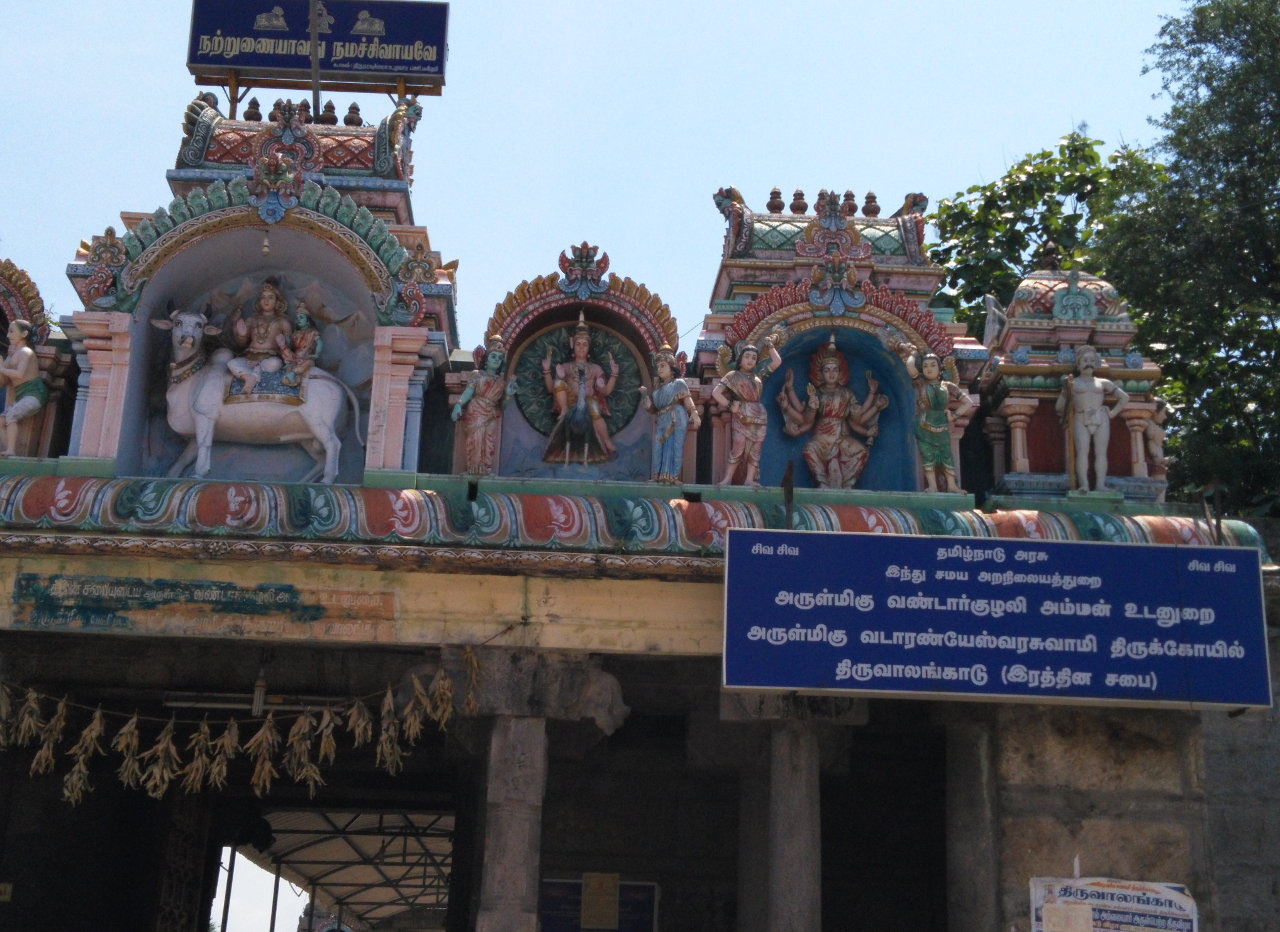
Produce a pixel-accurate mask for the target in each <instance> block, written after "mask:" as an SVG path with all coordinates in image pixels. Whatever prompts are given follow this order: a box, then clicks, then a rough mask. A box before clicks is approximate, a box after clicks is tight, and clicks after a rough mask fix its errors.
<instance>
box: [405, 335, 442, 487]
mask: <svg viewBox="0 0 1280 932" xmlns="http://www.w3.org/2000/svg"><path fill="white" fill-rule="evenodd" d="M435 368H436V367H435V363H434V362H432V361H431V360H430V359H424V358H423V357H421V356H419V357H418V361H417V363H416V364H415V365H414V367H413V375H411V376H409V397H408V399H407V401H406V403H405V412H404V450H403V451H401V454H400V468H401V469H403V470H405V471H407V472H417V471H418V447H419V445H420V444H421V442H422V399H423V396H424V395H425V394H426V385H427V383H428V382H430V381H431V376H432V375H433V374H434V373H435Z"/></svg>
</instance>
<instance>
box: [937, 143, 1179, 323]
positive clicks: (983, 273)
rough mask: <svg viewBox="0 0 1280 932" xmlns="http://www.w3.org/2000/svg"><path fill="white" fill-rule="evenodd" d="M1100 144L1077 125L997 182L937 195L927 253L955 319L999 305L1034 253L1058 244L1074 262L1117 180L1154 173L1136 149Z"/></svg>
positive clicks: (971, 319) (1115, 194)
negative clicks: (940, 273) (934, 237)
mask: <svg viewBox="0 0 1280 932" xmlns="http://www.w3.org/2000/svg"><path fill="white" fill-rule="evenodd" d="M1101 146H1102V143H1101V142H1100V141H1099V140H1096V139H1090V138H1089V137H1088V136H1086V135H1085V133H1084V127H1081V129H1080V130H1079V131H1077V132H1073V133H1069V134H1068V135H1066V136H1064V137H1063V138H1062V139H1060V140H1058V144H1057V148H1056V149H1045V150H1043V151H1041V152H1036V153H1034V154H1031V155H1028V156H1027V157H1026V158H1024V159H1022V160H1021V161H1019V162H1018V163H1017V164H1015V165H1013V166H1012V167H1011V168H1010V169H1009V170H1008V171H1007V172H1005V174H1004V176H1003V177H1002V178H1000V179H999V180H998V181H994V182H992V183H990V184H985V185H975V186H974V187H971V188H969V189H968V190H967V191H965V192H963V193H961V194H957V195H956V196H955V197H953V198H947V199H944V200H942V201H941V202H940V203H939V204H938V207H937V210H936V211H934V213H933V214H932V216H931V217H930V218H929V219H930V220H931V221H932V222H933V224H934V225H935V226H936V227H937V230H938V234H939V239H940V242H939V244H938V245H937V246H935V247H934V248H933V249H932V250H931V253H930V256H931V258H932V259H933V261H934V262H936V263H937V264H939V265H941V266H942V267H943V268H944V269H946V272H947V280H946V283H947V293H946V297H947V298H948V299H949V300H950V302H951V303H952V306H953V307H954V308H955V310H956V319H957V320H962V321H965V322H966V323H969V324H970V325H971V328H972V325H974V324H980V323H981V320H982V297H983V295H988V294H989V295H994V296H995V297H996V298H998V299H999V300H1000V302H1001V303H1002V304H1008V303H1009V302H1010V300H1012V298H1013V293H1014V291H1015V290H1016V288H1017V286H1018V283H1019V282H1020V281H1022V279H1023V278H1025V277H1026V276H1027V273H1029V272H1032V271H1034V270H1035V269H1036V268H1038V267H1039V254H1040V250H1041V249H1042V248H1043V247H1044V246H1045V244H1047V243H1049V242H1053V243H1055V244H1057V246H1058V249H1059V252H1060V255H1061V261H1062V266H1063V268H1071V267H1072V265H1073V264H1075V265H1078V264H1080V263H1081V261H1082V259H1083V257H1084V256H1085V254H1086V253H1087V251H1088V248H1089V245H1090V241H1091V239H1092V237H1093V234H1094V228H1095V227H1096V226H1097V224H1098V222H1099V220H1098V217H1099V214H1100V212H1102V213H1105V212H1106V211H1107V210H1109V209H1110V208H1111V206H1112V205H1113V204H1114V203H1116V202H1117V201H1118V200H1119V199H1120V197H1121V192H1119V191H1117V190H1116V185H1117V184H1120V183H1123V184H1129V183H1131V180H1132V176H1134V175H1135V174H1141V173H1143V172H1150V171H1154V166H1151V164H1150V163H1149V162H1147V161H1146V160H1145V159H1144V158H1143V156H1142V154H1141V153H1140V152H1134V151H1132V150H1121V151H1120V152H1118V153H1116V154H1114V155H1112V156H1110V157H1109V158H1107V159H1104V158H1103V157H1102V155H1101V153H1100V151H1099V149H1100V147H1101Z"/></svg>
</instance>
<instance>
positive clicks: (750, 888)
mask: <svg viewBox="0 0 1280 932" xmlns="http://www.w3.org/2000/svg"><path fill="white" fill-rule="evenodd" d="M740 780H741V782H740V784H739V789H738V928H737V932H769V842H768V839H769V769H768V767H765V766H761V765H755V766H752V765H747V766H745V767H743V768H742V775H741V777H740Z"/></svg>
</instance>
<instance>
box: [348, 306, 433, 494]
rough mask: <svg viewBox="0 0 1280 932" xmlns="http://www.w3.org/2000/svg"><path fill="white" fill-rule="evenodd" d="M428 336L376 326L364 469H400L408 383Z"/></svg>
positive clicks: (416, 330)
mask: <svg viewBox="0 0 1280 932" xmlns="http://www.w3.org/2000/svg"><path fill="white" fill-rule="evenodd" d="M429 336H430V331H428V330H424V329H421V328H418V327H378V328H377V329H375V330H374V332H373V390H372V392H371V396H370V399H369V429H368V432H367V434H368V446H367V447H366V449H365V458H364V467H365V469H397V470H398V469H401V468H402V463H403V454H404V448H405V415H406V413H407V411H408V407H409V380H410V379H411V378H412V377H413V376H414V374H415V371H416V369H417V366H418V356H419V353H420V351H421V350H422V349H423V347H425V346H426V345H427V340H428V338H429ZM415 452H416V451H415Z"/></svg>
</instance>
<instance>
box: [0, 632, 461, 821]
mask: <svg viewBox="0 0 1280 932" xmlns="http://www.w3.org/2000/svg"><path fill="white" fill-rule="evenodd" d="M463 657H464V662H465V664H466V675H467V693H466V698H465V701H464V704H463V707H462V708H463V712H464V714H468V715H471V714H475V713H476V710H477V704H476V700H475V693H476V687H477V683H478V681H479V678H480V676H481V672H482V671H481V667H480V663H479V660H478V658H477V657H476V655H475V652H474V651H473V650H472V649H471V648H470V647H467V648H465V649H464V651H463ZM411 680H412V683H413V695H412V697H411V698H410V700H409V702H408V703H407V705H406V706H405V708H404V709H403V710H400V711H397V709H396V702H395V695H394V693H393V692H392V690H391V687H390V686H389V685H388V687H387V689H386V691H385V693H384V695H383V699H382V704H381V707H380V716H379V733H378V738H377V741H376V745H375V747H376V755H375V760H376V765H377V766H378V767H380V768H382V769H384V770H385V771H386V772H387V773H388V774H390V775H392V776H394V775H396V774H398V773H400V772H401V771H402V770H403V769H404V758H405V757H407V756H408V752H407V750H406V749H405V748H404V747H403V746H402V744H401V738H402V737H403V738H404V739H405V740H407V741H408V742H409V743H410V744H412V745H416V744H417V742H418V741H419V739H420V738H421V737H422V735H423V732H424V728H425V724H426V720H427V719H428V718H430V719H431V720H433V721H435V722H436V723H437V725H438V726H439V727H440V729H441V730H442V731H443V730H445V728H446V726H447V724H448V722H449V721H450V719H451V718H452V717H453V714H454V688H453V681H452V680H451V679H450V677H449V675H448V673H446V672H445V670H444V669H443V667H441V668H440V669H438V670H437V671H436V674H435V676H434V677H433V678H432V680H431V682H430V684H429V685H428V686H426V687H424V686H423V684H422V681H421V680H420V679H419V678H418V677H417V676H411ZM19 694H21V695H23V697H24V698H23V702H22V705H21V706H20V707H19V708H17V709H16V714H15V704H14V699H15V697H16V696H17V695H19ZM49 699H50V697H49V696H44V695H41V694H40V693H38V692H36V690H34V689H24V688H23V687H22V686H20V685H17V684H13V683H0V751H4V750H6V749H8V748H11V747H15V746H18V747H29V746H31V745H32V744H35V743H37V742H38V743H39V745H40V746H39V748H38V749H37V750H36V753H35V754H34V755H33V756H32V761H31V765H30V773H31V775H32V776H33V777H34V776H36V775H39V774H47V773H51V772H52V771H53V770H54V769H55V767H56V765H57V760H58V757H57V747H58V745H59V743H60V742H61V741H62V738H63V732H64V731H65V729H66V726H67V721H68V715H69V708H70V707H69V705H68V702H67V699H66V698H65V697H64V698H63V699H62V700H61V701H60V702H59V703H58V705H57V708H56V710H55V712H54V714H53V716H52V717H51V718H50V719H49V720H48V721H47V722H46V721H45V720H44V718H43V709H42V703H43V702H44V701H46V700H49ZM85 711H86V712H87V709H86V710H85ZM113 714H117V713H112V712H104V711H103V709H102V707H101V706H99V707H98V708H97V709H96V710H95V711H94V712H93V714H92V716H91V717H90V720H89V723H88V724H87V725H86V726H85V727H84V729H83V730H82V731H81V732H80V735H79V737H78V739H77V740H76V743H75V744H74V745H73V746H72V747H71V748H70V749H69V750H68V751H67V752H66V755H67V756H68V757H70V758H71V759H72V766H71V768H70V769H69V771H68V772H67V774H66V775H65V777H64V778H63V781H62V796H63V799H64V800H66V801H67V802H69V803H71V804H72V805H78V804H79V803H80V802H82V801H83V799H84V797H85V795H86V794H87V793H90V792H92V791H93V786H92V784H91V783H90V781H89V766H90V762H91V760H92V758H93V756H94V755H95V754H96V755H105V754H106V753H108V752H107V751H106V750H104V748H103V741H104V738H105V735H106V717H107V716H108V715H113ZM344 714H345V717H346V721H345V723H344V721H343V717H344ZM182 724H184V725H185V724H189V723H182ZM344 726H345V728H346V729H347V731H348V733H349V734H350V735H351V736H352V742H353V745H354V746H355V747H356V748H359V747H362V746H363V745H366V744H369V743H371V742H373V737H374V736H373V718H372V716H371V715H370V714H369V708H368V706H366V705H365V702H364V700H362V699H353V700H352V701H351V703H350V705H349V706H346V707H345V709H344V708H342V707H333V706H330V707H326V708H325V709H324V710H323V711H322V712H320V713H319V714H318V721H317V713H314V712H312V711H311V710H309V709H308V710H306V711H304V712H303V713H302V714H301V715H299V716H298V718H297V719H296V720H295V721H294V723H293V725H292V727H291V728H290V730H289V735H288V738H287V739H286V741H285V743H284V753H283V757H282V758H281V759H280V762H282V763H283V766H284V769H285V771H286V772H287V773H288V774H289V776H291V777H292V778H293V779H294V780H296V781H298V782H300V783H306V784H307V788H308V791H309V793H310V795H311V796H312V797H314V796H315V793H316V789H317V787H320V786H324V785H325V781H324V779H323V778H322V776H321V772H320V767H321V766H327V765H332V764H333V763H334V761H335V759H336V757H337V750H338V748H337V732H338V730H339V729H340V728H343V727H344ZM178 727H179V722H178V721H177V719H176V718H170V720H169V721H168V723H167V724H165V725H164V727H163V728H162V730H161V731H160V734H159V736H158V737H157V738H156V742H155V744H154V745H152V746H151V747H150V748H149V749H148V750H147V751H145V752H141V753H140V747H141V741H142V734H141V729H140V726H139V716H138V713H136V712H135V713H134V714H133V715H131V716H129V718H128V719H127V721H125V723H124V725H122V726H121V727H120V729H119V731H117V732H116V733H115V735H114V737H113V738H112V739H111V742H110V750H111V751H113V752H115V753H117V754H119V755H120V757H121V761H120V765H119V767H118V768H117V769H116V775H117V776H118V777H119V779H120V782H121V783H122V784H123V785H124V786H125V787H126V788H128V789H137V788H139V787H141V788H142V789H143V790H144V791H145V792H146V793H147V794H148V795H150V796H152V797H154V798H156V799H159V798H161V797H163V796H164V794H165V793H166V792H167V791H168V788H169V786H170V785H171V784H172V783H173V782H174V780H177V779H180V780H181V784H182V787H183V790H184V791H185V792H187V793H196V792H199V791H200V790H201V789H202V787H204V786H207V787H210V788H216V789H224V788H225V787H226V785H227V778H228V773H229V769H230V762H231V761H232V760H234V759H235V756H236V754H237V753H239V752H240V751H241V750H243V751H244V752H245V753H247V754H248V755H249V756H250V757H251V758H252V760H253V772H252V776H251V777H250V785H251V787H252V789H253V792H254V794H255V795H257V796H258V797H262V796H265V795H267V794H268V793H270V792H271V785H272V781H273V780H274V779H276V778H277V777H279V773H278V772H277V771H276V769H275V763H276V762H277V761H276V757H277V754H279V753H280V751H281V740H280V733H279V731H278V729H277V728H276V725H275V721H274V716H273V715H272V714H271V713H268V715H267V717H266V719H265V720H263V722H262V724H261V726H260V727H259V728H258V730H257V732H256V733H255V734H254V736H253V737H252V738H251V739H249V741H247V742H245V744H244V745H243V747H242V746H241V744H240V731H239V726H238V724H237V723H236V720H235V719H234V718H228V719H227V723H226V725H225V727H224V728H223V730H222V733H221V734H220V735H219V736H218V737H217V738H216V739H215V738H213V735H212V726H211V725H210V722H209V719H208V717H207V716H206V717H205V719H204V720H203V721H202V722H200V723H199V724H198V725H194V726H192V727H193V730H192V732H191V733H190V734H189V735H188V736H187V744H186V749H187V753H188V755H189V760H188V761H187V763H186V764H185V766H184V765H183V761H182V755H181V754H180V752H179V745H178V739H177V732H178ZM317 739H318V740H319V748H318V749H317V748H316V741H317ZM313 755H314V756H313Z"/></svg>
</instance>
